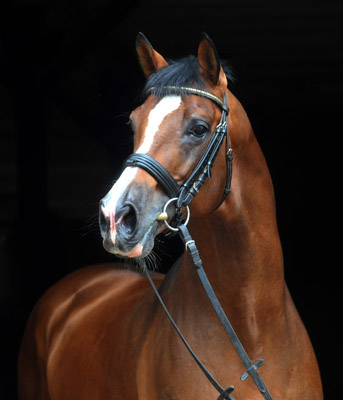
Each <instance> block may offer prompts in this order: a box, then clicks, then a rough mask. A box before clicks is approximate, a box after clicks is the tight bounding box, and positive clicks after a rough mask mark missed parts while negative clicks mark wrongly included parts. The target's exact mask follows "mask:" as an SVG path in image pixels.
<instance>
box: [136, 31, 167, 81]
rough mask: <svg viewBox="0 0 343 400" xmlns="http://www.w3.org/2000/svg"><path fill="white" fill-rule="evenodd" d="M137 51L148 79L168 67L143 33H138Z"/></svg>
mask: <svg viewBox="0 0 343 400" xmlns="http://www.w3.org/2000/svg"><path fill="white" fill-rule="evenodd" d="M136 51H137V54H138V60H139V63H140V65H141V67H142V70H143V72H144V75H145V77H146V78H149V76H150V75H151V74H153V73H154V72H156V71H159V70H160V69H161V68H164V67H167V66H168V63H167V61H166V60H165V59H164V58H163V57H162V56H161V54H159V53H158V52H157V51H156V50H154V48H153V47H152V45H151V43H150V42H149V40H148V39H147V38H146V37H145V35H144V34H143V33H142V32H139V33H138V36H137V39H136Z"/></svg>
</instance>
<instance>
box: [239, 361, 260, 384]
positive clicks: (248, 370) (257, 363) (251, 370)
mask: <svg viewBox="0 0 343 400" xmlns="http://www.w3.org/2000/svg"><path fill="white" fill-rule="evenodd" d="M263 362H264V360H263V359H261V360H258V361H257V362H256V363H255V364H253V365H252V366H251V367H250V368H248V369H247V370H246V372H244V374H243V375H242V376H241V381H245V380H246V379H247V378H248V377H249V375H252V374H253V373H254V372H255V371H257V369H258V368H260V366H261V365H262V364H263Z"/></svg>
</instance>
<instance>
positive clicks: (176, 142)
mask: <svg viewBox="0 0 343 400" xmlns="http://www.w3.org/2000/svg"><path fill="white" fill-rule="evenodd" d="M137 53H138V58H139V61H140V64H141V67H142V69H143V72H144V74H145V76H146V77H147V79H148V80H147V84H146V89H145V92H146V93H147V94H148V95H147V97H146V100H145V101H144V103H143V104H142V105H141V106H139V107H138V108H136V109H135V110H134V111H133V112H132V113H131V115H130V122H131V126H132V128H133V131H134V152H135V153H139V154H146V155H148V156H150V157H152V158H153V159H154V160H156V161H157V162H158V163H159V164H161V165H162V166H163V167H164V169H165V170H167V171H168V172H169V174H170V175H171V176H172V177H173V178H174V180H175V181H176V182H177V184H178V185H179V186H181V185H183V184H184V182H185V181H186V180H187V179H188V177H189V176H190V175H191V174H192V172H193V170H194V168H195V166H196V165H197V164H198V163H199V160H200V159H201V157H202V156H203V154H204V151H205V150H206V148H207V146H208V144H209V142H210V141H211V138H212V136H213V133H214V131H215V130H216V127H217V125H218V124H219V121H221V118H222V109H221V107H219V106H218V104H216V103H218V101H219V103H220V101H221V100H220V99H223V98H224V95H225V93H226V90H227V79H226V75H225V73H224V71H223V69H222V67H221V65H220V61H219V58H218V55H217V51H216V49H215V47H214V45H213V43H212V41H211V40H210V39H209V37H208V36H207V35H205V34H204V35H203V36H202V39H201V41H200V44H199V48H198V57H195V56H189V57H186V58H184V59H182V60H180V61H177V62H171V63H170V64H168V62H167V61H166V60H165V59H164V58H163V57H162V56H161V55H160V54H159V53H158V52H157V51H155V50H154V49H153V47H152V46H151V44H150V43H149V42H148V40H147V39H146V38H145V36H144V35H142V34H139V35H138V38H137ZM185 87H186V88H194V89H197V90H198V91H199V93H200V95H199V94H196V93H195V94H192V93H191V92H189V91H185V90H183V89H184V88H185ZM201 92H202V93H203V94H205V93H208V94H212V95H214V96H213V98H214V99H215V98H216V99H217V101H211V98H209V97H206V96H203V95H201ZM212 100H213V99H212ZM225 119H226V118H225ZM221 147H222V148H221V149H220V151H219V156H218V157H217V161H216V163H215V165H214V168H213V178H212V179H211V180H208V181H207V182H206V185H205V188H204V189H203V190H202V191H200V193H199V195H197V196H196V198H195V199H194V201H193V202H192V213H195V215H201V214H204V213H208V212H210V211H212V210H213V209H214V208H216V206H218V204H219V203H220V201H221V198H222V197H223V190H224V187H225V181H226V167H225V149H224V148H223V147H224V146H221ZM219 160H221V161H219ZM169 198H170V197H169V196H168V195H167V193H166V190H165V188H163V186H162V185H161V184H160V183H159V182H158V180H156V179H155V178H154V177H153V176H152V175H151V174H149V173H148V172H147V171H146V170H145V169H143V168H138V167H137V166H135V165H134V164H131V165H129V166H126V168H125V169H124V171H123V172H122V174H121V176H120V178H119V179H118V181H117V182H116V183H115V185H114V186H113V187H112V189H111V190H110V191H109V192H108V194H107V195H106V196H105V197H104V198H103V199H102V200H101V202H100V228H101V234H102V237H103V239H104V247H105V249H106V250H107V251H109V252H111V253H114V254H116V255H120V256H126V257H135V258H137V257H138V258H140V257H145V256H147V255H148V254H149V253H150V251H151V250H152V248H153V245H154V239H155V236H156V235H157V234H158V233H159V232H160V231H161V230H162V229H163V227H164V224H163V221H161V220H160V218H158V217H159V215H160V214H161V212H162V210H163V208H164V206H165V204H166V202H167V201H168V200H169ZM171 208H173V207H172V206H171ZM168 214H169V215H171V214H172V211H170V210H168Z"/></svg>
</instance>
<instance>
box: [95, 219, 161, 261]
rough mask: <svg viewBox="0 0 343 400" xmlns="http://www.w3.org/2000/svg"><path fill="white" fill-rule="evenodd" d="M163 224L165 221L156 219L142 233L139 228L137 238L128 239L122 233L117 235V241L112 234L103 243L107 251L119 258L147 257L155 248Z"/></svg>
mask: <svg viewBox="0 0 343 400" xmlns="http://www.w3.org/2000/svg"><path fill="white" fill-rule="evenodd" d="M162 226H163V222H161V221H154V222H153V223H152V225H150V227H149V228H148V229H147V230H146V231H145V232H144V231H143V233H142V234H140V230H139V229H138V230H137V232H136V235H135V238H131V239H127V238H125V236H123V235H121V234H120V233H119V234H118V235H117V237H116V240H115V243H113V241H112V240H111V237H110V235H108V234H107V235H106V236H105V237H104V238H103V245H104V248H105V250H106V251H108V252H109V253H112V254H114V255H116V256H117V257H119V258H137V259H140V258H145V257H147V256H148V255H149V254H150V252H151V251H152V249H153V248H154V243H155V237H156V235H157V234H158V233H159V231H160V230H161V228H162Z"/></svg>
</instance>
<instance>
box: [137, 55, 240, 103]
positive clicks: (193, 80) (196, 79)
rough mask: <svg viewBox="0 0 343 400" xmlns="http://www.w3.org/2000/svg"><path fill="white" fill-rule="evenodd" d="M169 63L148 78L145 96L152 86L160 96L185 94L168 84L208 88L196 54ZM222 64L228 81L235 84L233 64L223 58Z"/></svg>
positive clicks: (153, 91)
mask: <svg viewBox="0 0 343 400" xmlns="http://www.w3.org/2000/svg"><path fill="white" fill-rule="evenodd" d="M168 63H169V65H168V67H165V68H162V69H161V70H159V71H157V72H155V73H154V74H152V75H151V76H150V77H149V78H148V80H147V82H146V84H145V87H144V90H143V96H145V94H146V91H147V90H148V89H150V88H154V89H153V90H152V92H151V93H153V94H154V95H155V96H158V97H162V96H167V95H169V94H180V95H183V94H184V93H183V92H182V91H181V90H180V91H177V90H175V89H173V90H169V89H166V88H165V87H166V86H174V87H182V86H183V87H187V86H188V87H189V86H190V87H194V88H197V89H203V90H204V89H206V83H205V82H204V81H203V79H202V78H201V75H200V71H201V67H200V64H199V62H198V59H197V58H196V57H195V56H193V55H190V56H187V57H185V58H182V59H180V60H168ZM221 65H222V67H223V70H224V72H225V75H226V78H227V81H228V83H229V84H233V83H234V81H235V78H234V74H233V69H232V67H231V65H230V64H229V63H228V62H226V61H223V60H221Z"/></svg>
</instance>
